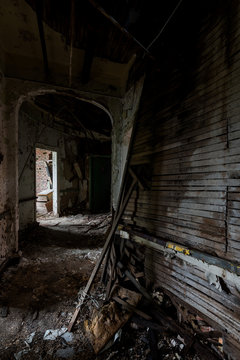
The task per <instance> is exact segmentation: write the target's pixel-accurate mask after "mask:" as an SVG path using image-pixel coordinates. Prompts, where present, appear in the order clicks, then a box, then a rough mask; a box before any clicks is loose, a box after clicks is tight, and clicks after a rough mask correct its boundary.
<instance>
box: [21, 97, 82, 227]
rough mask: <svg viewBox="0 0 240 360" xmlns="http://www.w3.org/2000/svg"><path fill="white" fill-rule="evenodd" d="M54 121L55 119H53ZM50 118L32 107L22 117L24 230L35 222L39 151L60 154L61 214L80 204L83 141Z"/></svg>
mask: <svg viewBox="0 0 240 360" xmlns="http://www.w3.org/2000/svg"><path fill="white" fill-rule="evenodd" d="M52 120H53V119H52ZM52 120H51V117H50V115H48V114H46V113H45V114H43V113H42V112H41V111H39V110H38V109H36V108H34V107H33V106H32V105H30V104H28V103H24V104H23V105H22V107H21V110H20V113H19V158H18V163H19V173H20V175H19V197H20V198H19V219H20V229H22V228H24V227H26V226H27V225H29V224H30V223H32V222H34V220H35V199H34V197H35V196H36V186H35V160H36V158H35V149H36V147H41V148H42V149H52V150H54V151H56V152H57V154H58V156H57V159H58V160H57V162H58V164H57V166H58V180H57V182H58V186H57V188H58V192H59V212H60V213H61V212H62V211H63V210H65V209H66V208H71V207H72V206H73V205H76V204H77V203H78V197H79V191H80V189H79V177H78V175H77V174H76V172H75V170H74V164H76V163H77V159H78V143H79V142H81V140H82V139H80V138H78V137H76V136H71V135H70V134H67V133H66V132H65V133H64V129H61V128H59V127H58V128H56V127H54V124H53V121H52Z"/></svg>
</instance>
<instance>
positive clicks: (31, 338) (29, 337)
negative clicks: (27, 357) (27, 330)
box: [25, 331, 36, 345]
mask: <svg viewBox="0 0 240 360" xmlns="http://www.w3.org/2000/svg"><path fill="white" fill-rule="evenodd" d="M35 334H36V331H34V332H33V333H31V334H30V335H29V336H28V337H27V338H26V340H25V343H26V345H29V344H31V343H32V341H33V338H34V336H35Z"/></svg>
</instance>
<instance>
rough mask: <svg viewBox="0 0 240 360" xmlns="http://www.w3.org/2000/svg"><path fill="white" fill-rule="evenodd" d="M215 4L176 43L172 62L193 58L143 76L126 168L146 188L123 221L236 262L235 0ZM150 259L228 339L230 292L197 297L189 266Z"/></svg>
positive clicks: (239, 202) (238, 15) (239, 68)
mask: <svg viewBox="0 0 240 360" xmlns="http://www.w3.org/2000/svg"><path fill="white" fill-rule="evenodd" d="M223 3H224V2H221V1H220V2H218V4H217V5H216V7H215V8H214V7H213V8H211V13H210V15H209V12H208V11H206V16H205V17H203V18H202V20H201V21H199V22H198V29H196V27H195V30H194V31H195V32H194V34H191V36H194V39H191V41H190V42H189V46H188V45H186V44H185V47H184V42H186V43H187V41H188V39H187V37H186V38H185V39H184V40H183V39H181V41H182V45H183V48H184V49H186V50H183V52H184V51H185V53H183V60H182V61H183V62H184V61H186V62H187V57H188V56H190V55H192V54H194V56H193V55H192V56H190V61H189V62H187V63H186V64H184V65H185V66H182V65H181V63H180V60H179V58H176V59H172V58H169V59H168V58H167V59H165V62H164V63H163V65H162V68H161V66H159V68H160V70H159V69H158V71H156V72H154V73H153V74H151V75H149V76H148V77H147V79H146V83H145V87H144V90H143V95H142V100H141V104H140V112H139V116H138V122H137V127H136V136H135V140H134V146H133V151H132V156H131V162H130V164H131V166H132V167H133V168H134V169H135V172H136V173H138V174H140V175H139V176H142V178H143V179H144V177H145V182H146V184H147V185H148V190H141V189H138V190H136V191H135V192H134V193H133V195H132V197H131V199H130V202H129V204H128V206H127V208H126V211H125V214H124V216H123V221H124V223H125V224H127V225H130V226H132V227H139V228H141V229H145V231H146V232H148V233H150V234H153V235H155V236H158V237H159V238H161V239H164V240H166V241H173V242H176V243H178V244H181V245H185V246H187V247H189V248H192V249H197V250H199V251H201V252H203V253H207V254H212V255H214V256H217V257H220V258H223V259H228V260H230V261H233V262H236V263H240V25H239V24H240V4H239V2H237V1H231V0H230V1H227V2H226V3H227V10H226V3H225V6H223ZM196 4H197V2H196ZM220 6H222V8H221V7H220ZM228 12H229V13H230V14H229V13H228ZM229 15H230V16H231V17H230V19H228V17H229ZM227 19H228V20H227ZM185 20H186V19H184V18H183V19H182V23H184V21H185ZM186 21H187V20H186ZM179 31H180V30H179ZM189 32H191V30H189ZM166 39H167V35H166ZM179 41H180V40H179ZM169 42H170V41H168V42H167V41H166V43H168V44H169ZM166 46H167V45H166ZM171 46H174V44H171ZM176 46H177V45H176ZM191 47H192V48H191ZM164 55H165V56H168V53H166V54H164V53H162V55H161V56H162V57H163V58H164ZM184 55H185V57H184ZM168 60H169V65H166V64H168ZM150 258H151V259H152V264H151V266H150V267H149V265H148V273H149V270H150V269H151V272H152V278H154V279H155V282H156V283H158V284H160V285H161V286H163V287H165V288H166V289H168V290H169V291H170V292H172V294H174V295H175V296H177V297H179V298H181V297H183V295H181V294H187V296H184V297H185V301H186V302H188V303H189V304H191V305H192V306H193V307H194V306H195V305H194V304H197V305H196V306H195V307H196V308H199V306H200V305H199V303H200V302H202V306H203V307H204V309H205V310H206V309H207V310H206V311H205V310H204V311H205V312H207V314H205V315H207V316H208V317H209V318H210V319H211V318H213V317H214V321H215V320H216V322H217V323H218V324H220V326H221V327H222V329H224V326H225V327H226V329H230V328H231V326H232V332H233V333H234V337H235V339H237V338H238V337H237V335H236V334H237V332H239V330H240V328H239V311H238V310H237V311H235V309H236V307H238V306H239V304H238V301H239V296H238V294H236V297H235V298H231V300H229V301H230V302H227V303H226V301H225V297H226V296H225V294H223V293H222V294H221V293H218V295H216V291H217V290H216V291H215V290H214V294H213V293H211V294H210V293H209V297H207V296H206V295H205V294H204V292H205V291H210V289H209V286H210V285H209V284H207V283H206V281H205V280H203V279H202V278H203V277H202V275H201V274H200V273H198V271H195V270H193V269H186V268H184V267H181V264H175V263H174V261H171V260H168V262H167V261H166V260H164V259H163V258H161V256H160V257H159V255H157V254H155V255H154V256H153V254H151V257H150ZM169 268H170V270H169ZM151 272H150V273H151ZM160 273H161V274H164V276H160ZM186 274H188V276H186ZM192 278H194V279H195V281H196V283H198V286H197V289H194V286H193V287H192V285H191V284H190V283H191V281H194V280H192ZM204 281H205V282H204ZM199 284H201V285H199ZM188 288H189V291H188ZM211 291H212V290H211ZM231 295H232V294H229V296H231ZM209 298H210V301H211V304H208V301H209ZM197 299H199V301H197ZM236 299H238V300H236ZM235 301H236V302H235ZM236 304H237V305H236ZM216 309H217V310H216ZM216 312H217V315H216V314H215V313H216ZM214 314H215V315H214ZM221 314H222V315H221ZM223 314H224V315H223ZM231 316H232V320H231V321H232V322H231V321H230V320H229V319H230V318H231ZM227 318H228V319H227ZM235 335H236V336H235ZM238 340H239V339H238ZM239 351H240V350H239Z"/></svg>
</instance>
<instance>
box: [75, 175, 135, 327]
mask: <svg viewBox="0 0 240 360" xmlns="http://www.w3.org/2000/svg"><path fill="white" fill-rule="evenodd" d="M136 183H137V180H136V179H133V181H132V183H131V185H130V188H129V190H128V192H127V194H126V196H125V198H124V201H123V204H122V206H121V208H120V209H119V211H118V214H117V216H116V217H115V220H114V223H113V225H112V228H111V231H110V233H109V235H108V237H107V240H106V242H105V244H104V247H103V250H102V252H101V255H100V257H99V259H98V261H97V263H96V265H95V267H94V269H93V272H92V274H91V276H90V278H89V280H88V283H87V285H86V287H85V289H84V292H83V296H82V298H81V300H80V302H79V304H78V306H77V308H76V310H75V312H74V314H73V317H72V319H71V321H70V323H69V325H68V331H71V330H72V327H73V325H74V324H75V321H76V319H77V317H78V314H79V312H80V309H81V305H82V304H83V301H84V300H85V298H86V296H87V294H88V292H89V291H90V289H91V287H92V284H93V281H94V279H95V277H96V275H97V272H98V270H99V268H100V266H101V264H102V261H103V259H104V256H105V254H106V252H107V250H108V247H109V245H110V244H111V242H112V239H113V235H114V233H115V231H116V229H117V226H118V223H119V220H120V218H121V216H122V214H123V212H124V210H125V207H126V206H127V203H128V200H129V198H130V196H131V194H132V192H133V190H134V187H135V185H136Z"/></svg>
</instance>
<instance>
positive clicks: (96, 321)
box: [84, 288, 142, 354]
mask: <svg viewBox="0 0 240 360" xmlns="http://www.w3.org/2000/svg"><path fill="white" fill-rule="evenodd" d="M117 294H118V296H119V297H120V298H124V300H125V301H127V302H128V304H129V305H130V306H133V307H135V306H136V305H137V304H138V302H139V301H140V300H141V297H142V295H141V294H138V293H136V292H134V291H131V290H128V289H125V288H120V289H118V290H117ZM131 315H132V312H130V311H125V310H123V309H121V308H120V307H119V306H118V305H117V304H116V302H114V301H111V302H110V303H108V304H106V305H104V306H103V307H102V308H101V309H100V310H95V311H94V312H93V315H92V320H91V321H90V322H89V321H88V320H86V321H85V323H84V326H85V330H86V333H87V335H88V337H89V339H90V341H91V343H92V346H93V349H94V351H95V353H96V354H98V353H99V351H100V350H101V349H103V347H104V346H105V345H106V344H107V343H108V341H109V340H110V339H111V338H112V337H113V336H114V334H115V333H116V332H117V331H118V330H119V329H120V328H121V327H123V325H124V324H126V322H127V321H128V320H129V318H130V317H131Z"/></svg>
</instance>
